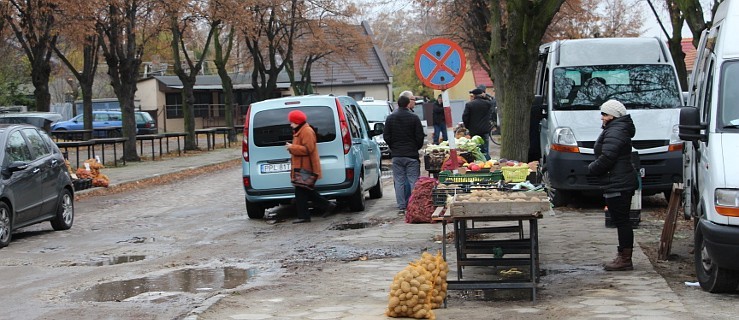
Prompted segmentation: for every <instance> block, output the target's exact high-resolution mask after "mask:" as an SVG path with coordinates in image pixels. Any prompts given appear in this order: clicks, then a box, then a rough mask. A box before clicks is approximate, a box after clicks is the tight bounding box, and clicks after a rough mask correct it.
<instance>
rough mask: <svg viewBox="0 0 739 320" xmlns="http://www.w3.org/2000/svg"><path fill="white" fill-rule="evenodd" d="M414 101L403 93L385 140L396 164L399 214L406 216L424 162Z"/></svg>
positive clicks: (421, 131) (395, 183)
mask: <svg viewBox="0 0 739 320" xmlns="http://www.w3.org/2000/svg"><path fill="white" fill-rule="evenodd" d="M414 107H415V97H414V96H413V93H412V92H410V91H403V92H402V93H401V94H400V97H399V98H398V109H397V110H395V111H394V112H393V113H391V114H390V115H389V116H388V117H387V119H385V130H384V132H383V136H384V137H385V142H387V145H388V146H389V147H390V156H391V157H392V161H393V183H394V185H395V201H396V202H397V204H398V210H400V211H399V212H398V214H403V215H405V209H406V206H408V199H409V198H410V196H411V191H413V187H414V186H415V184H416V180H418V177H419V176H420V175H421V162H420V161H419V160H418V150H420V149H421V147H423V139H424V138H425V137H426V134H425V133H424V132H423V126H422V125H421V119H420V118H418V116H416V115H415V114H414V113H413V108H414Z"/></svg>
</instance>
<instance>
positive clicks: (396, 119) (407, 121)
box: [382, 108, 426, 159]
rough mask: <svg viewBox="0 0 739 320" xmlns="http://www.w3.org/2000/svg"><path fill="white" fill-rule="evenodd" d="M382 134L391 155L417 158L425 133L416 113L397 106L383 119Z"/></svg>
mask: <svg viewBox="0 0 739 320" xmlns="http://www.w3.org/2000/svg"><path fill="white" fill-rule="evenodd" d="M382 136H383V137H384V138H385V142H386V143H387V145H388V147H390V156H391V157H405V158H413V159H418V150H419V149H421V147H423V139H424V138H425V137H426V134H425V133H424V132H423V125H421V119H420V118H418V116H417V115H415V114H414V113H413V112H412V111H411V110H410V109H408V108H398V109H397V110H395V111H393V113H391V114H390V115H389V116H387V119H385V130H384V131H383V133H382Z"/></svg>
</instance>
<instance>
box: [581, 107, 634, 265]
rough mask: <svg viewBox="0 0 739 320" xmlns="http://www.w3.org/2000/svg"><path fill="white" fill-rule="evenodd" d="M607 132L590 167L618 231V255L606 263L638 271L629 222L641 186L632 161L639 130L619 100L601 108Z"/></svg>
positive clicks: (596, 145)
mask: <svg viewBox="0 0 739 320" xmlns="http://www.w3.org/2000/svg"><path fill="white" fill-rule="evenodd" d="M600 115H601V117H600V118H601V120H602V121H603V126H602V128H603V132H601V134H600V136H598V140H596V141H595V146H594V147H593V150H594V153H595V161H593V162H592V163H590V164H589V165H588V171H589V172H590V174H592V175H595V176H597V177H598V181H599V183H600V186H601V190H602V191H603V197H605V200H606V205H607V206H608V212H609V213H610V214H611V220H612V221H613V224H614V225H615V226H616V229H617V230H618V254H617V255H616V259H614V260H613V261H611V262H609V263H606V264H605V267H604V269H605V270H606V271H625V270H634V265H633V264H632V262H631V253H632V250H633V248H634V231H633V229H632V227H631V221H630V219H629V210H630V208H631V198H632V197H633V195H634V191H635V190H636V188H637V187H638V185H639V182H638V180H637V176H636V175H637V173H636V170H635V169H634V166H633V164H632V160H631V139H632V138H633V137H634V135H635V134H636V127H635V126H634V121H632V120H631V116H630V115H629V114H628V113H627V112H626V107H624V105H623V104H622V103H621V102H619V101H617V100H608V101H606V102H605V103H603V105H601V106H600Z"/></svg>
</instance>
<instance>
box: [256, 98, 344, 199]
mask: <svg viewBox="0 0 739 320" xmlns="http://www.w3.org/2000/svg"><path fill="white" fill-rule="evenodd" d="M335 108H336V107H335V106H327V105H315V106H308V105H301V106H296V107H279V108H271V107H270V106H267V107H266V108H260V109H257V110H254V112H255V113H254V114H253V116H252V117H253V118H252V119H251V121H250V123H251V125H250V131H251V133H250V134H251V137H250V139H249V140H250V146H249V162H250V165H249V170H250V172H249V175H250V177H251V185H252V187H253V188H254V189H259V190H267V189H280V188H292V185H291V184H290V169H291V168H290V153H289V152H287V148H286V147H285V144H286V143H288V142H292V139H293V134H292V128H290V123H289V122H288V120H287V114H288V113H289V112H290V111H292V110H295V109H297V110H301V111H303V112H304V113H305V114H306V116H307V118H308V124H310V125H311V126H313V127H314V128H315V130H316V135H317V141H318V153H319V155H320V157H321V170H322V176H323V178H322V179H320V180H318V182H317V184H318V185H325V184H335V183H340V182H342V181H344V175H345V171H344V153H343V150H342V144H341V138H340V137H339V134H338V132H339V127H338V120H337V115H336V109H335ZM339 155H340V156H339Z"/></svg>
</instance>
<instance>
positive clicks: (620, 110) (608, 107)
mask: <svg viewBox="0 0 739 320" xmlns="http://www.w3.org/2000/svg"><path fill="white" fill-rule="evenodd" d="M600 112H602V113H605V114H610V115H612V116H613V117H614V118H618V117H623V116H625V115H626V107H624V104H623V103H621V102H618V100H608V101H606V102H604V103H603V104H602V105H601V106H600Z"/></svg>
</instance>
